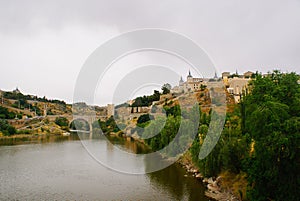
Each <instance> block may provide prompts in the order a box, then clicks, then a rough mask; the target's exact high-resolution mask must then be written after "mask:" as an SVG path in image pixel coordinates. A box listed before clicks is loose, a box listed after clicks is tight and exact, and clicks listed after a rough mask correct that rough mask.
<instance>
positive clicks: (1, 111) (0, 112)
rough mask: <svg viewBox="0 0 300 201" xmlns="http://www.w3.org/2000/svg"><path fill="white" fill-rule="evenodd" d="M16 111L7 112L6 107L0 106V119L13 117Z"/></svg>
mask: <svg viewBox="0 0 300 201" xmlns="http://www.w3.org/2000/svg"><path fill="white" fill-rule="evenodd" d="M15 117H16V113H14V112H9V111H8V109H7V108H5V107H2V106H0V118H1V119H14V118H15Z"/></svg>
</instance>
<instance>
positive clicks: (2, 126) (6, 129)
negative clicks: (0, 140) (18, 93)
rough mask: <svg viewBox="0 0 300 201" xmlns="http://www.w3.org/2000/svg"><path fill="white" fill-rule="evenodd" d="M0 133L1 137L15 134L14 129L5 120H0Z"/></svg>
mask: <svg viewBox="0 0 300 201" xmlns="http://www.w3.org/2000/svg"><path fill="white" fill-rule="evenodd" d="M0 131H1V132H2V133H3V135H8V136H9V135H13V134H16V133H17V130H16V129H15V127H13V126H11V125H10V124H9V123H8V122H7V120H5V119H0Z"/></svg>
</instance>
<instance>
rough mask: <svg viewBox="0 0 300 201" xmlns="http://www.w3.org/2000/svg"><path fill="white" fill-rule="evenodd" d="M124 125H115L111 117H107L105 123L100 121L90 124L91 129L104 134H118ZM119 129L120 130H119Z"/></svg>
mask: <svg viewBox="0 0 300 201" xmlns="http://www.w3.org/2000/svg"><path fill="white" fill-rule="evenodd" d="M125 126H126V125H125V124H117V123H116V121H115V118H114V117H113V116H111V117H109V118H108V119H107V120H106V121H101V120H100V119H99V120H98V121H96V122H94V123H93V124H92V128H93V129H94V128H99V127H100V129H101V131H102V132H103V133H105V134H107V133H110V132H115V133H116V132H118V131H120V129H124V128H125ZM119 127H120V128H119Z"/></svg>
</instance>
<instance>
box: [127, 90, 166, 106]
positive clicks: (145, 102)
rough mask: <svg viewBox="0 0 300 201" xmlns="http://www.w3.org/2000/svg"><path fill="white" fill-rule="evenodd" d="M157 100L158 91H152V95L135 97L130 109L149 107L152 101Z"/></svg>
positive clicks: (158, 97) (158, 96)
mask: <svg viewBox="0 0 300 201" xmlns="http://www.w3.org/2000/svg"><path fill="white" fill-rule="evenodd" d="M159 99H160V93H159V91H157V90H154V93H153V95H150V96H141V97H137V98H136V99H135V101H134V103H133V104H132V105H131V106H132V107H143V106H150V105H151V104H152V103H153V101H158V100H159Z"/></svg>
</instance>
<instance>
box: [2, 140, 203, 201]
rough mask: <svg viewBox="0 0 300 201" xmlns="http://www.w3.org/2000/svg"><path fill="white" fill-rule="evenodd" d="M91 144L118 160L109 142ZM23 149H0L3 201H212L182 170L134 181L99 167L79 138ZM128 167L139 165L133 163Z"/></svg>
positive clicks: (129, 145)
mask: <svg viewBox="0 0 300 201" xmlns="http://www.w3.org/2000/svg"><path fill="white" fill-rule="evenodd" d="M110 140H111V141H112V142H114V143H115V144H117V145H118V146H120V147H122V148H123V149H128V151H131V152H134V153H140V152H146V151H147V149H146V147H145V146H143V145H142V144H139V143H137V142H132V141H127V140H124V139H123V138H111V139H110ZM89 141H91V143H93V142H94V141H97V143H99V141H100V142H101V143H102V141H103V143H102V144H101V143H100V144H101V146H103V147H105V148H106V149H105V150H106V153H105V154H106V155H107V157H111V158H113V157H114V153H115V152H114V151H113V149H114V146H113V147H111V146H107V143H106V142H105V140H103V139H93V140H89ZM1 143H2V144H3V143H4V142H3V141H2V142H1ZM20 143H21V141H18V142H16V141H13V140H12V141H7V142H6V144H9V145H12V144H19V145H16V146H0V179H1V183H0V189H1V190H0V200H197V201H206V200H208V199H207V198H206V197H205V196H204V186H203V185H202V183H201V182H199V181H198V180H196V179H195V178H193V177H191V176H187V177H186V176H185V175H186V172H185V170H184V169H183V168H182V167H180V166H179V165H178V164H173V165H171V166H169V167H168V168H165V169H163V170H161V171H158V172H155V173H150V174H143V175H129V174H123V173H118V172H116V171H113V170H110V169H108V168H106V167H104V166H102V165H101V164H99V163H98V162H96V161H95V160H94V159H93V158H92V157H91V156H90V155H89V154H88V152H87V151H86V150H85V148H84V147H83V145H82V143H81V141H80V140H78V137H77V136H76V135H71V136H68V137H58V136H48V137H47V138H44V137H36V138H35V139H34V138H30V139H27V140H26V139H25V143H27V144H21V145H20ZM126 163H127V164H126V165H132V166H133V165H135V163H134V162H131V161H130V160H128V161H126ZM146 166H147V164H144V167H142V168H147V167H146Z"/></svg>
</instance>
